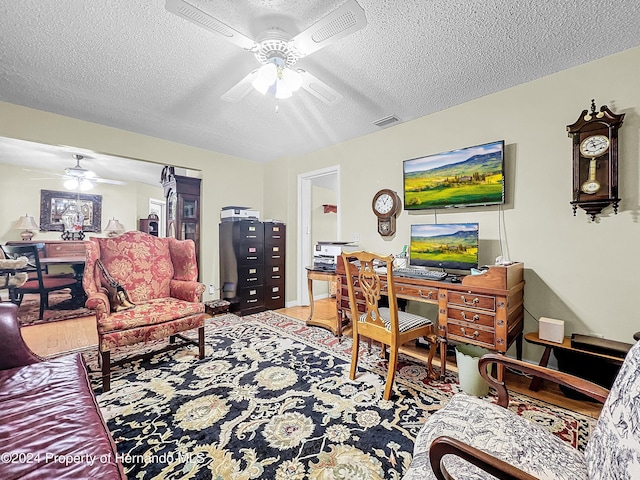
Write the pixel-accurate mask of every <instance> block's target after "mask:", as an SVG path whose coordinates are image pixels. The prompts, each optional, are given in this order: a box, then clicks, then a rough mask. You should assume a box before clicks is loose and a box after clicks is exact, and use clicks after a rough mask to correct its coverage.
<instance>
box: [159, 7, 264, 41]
mask: <svg viewBox="0 0 640 480" xmlns="http://www.w3.org/2000/svg"><path fill="white" fill-rule="evenodd" d="M165 8H166V9H167V10H168V11H169V12H171V13H173V14H175V15H178V16H179V17H182V18H184V19H185V20H189V21H190V22H192V23H195V24H196V25H199V26H200V27H202V28H206V29H207V30H209V31H210V32H214V33H217V34H220V35H222V36H223V37H224V38H225V39H227V40H228V41H230V42H231V43H235V44H236V45H238V46H239V47H242V48H244V49H246V50H252V49H253V48H254V47H256V42H255V41H254V40H251V39H250V38H249V37H247V36H246V35H243V34H242V33H240V32H238V31H237V30H234V29H233V28H231V27H230V26H228V25H226V24H224V23H222V22H221V21H220V20H218V19H217V18H214V17H212V16H211V15H209V14H208V13H205V12H203V11H202V10H200V9H199V8H196V7H194V6H193V5H191V4H189V3H187V2H185V1H184V0H167V3H166V4H165Z"/></svg>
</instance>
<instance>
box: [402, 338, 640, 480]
mask: <svg viewBox="0 0 640 480" xmlns="http://www.w3.org/2000/svg"><path fill="white" fill-rule="evenodd" d="M492 363H498V364H502V365H503V366H505V367H507V368H510V369H514V370H518V371H522V372H524V373H527V374H530V375H534V376H537V377H540V378H543V379H545V380H550V381H554V382H557V383H559V384H560V385H564V386H567V387H570V388H572V389H574V390H576V391H578V392H580V393H583V394H585V395H588V396H589V397H591V398H593V399H594V400H596V401H599V402H603V403H604V405H603V408H602V411H601V413H600V416H599V418H598V420H597V422H596V426H595V429H594V430H593V433H592V434H591V437H590V438H589V440H588V442H587V446H586V448H585V450H584V452H582V451H579V450H578V449H576V448H573V447H572V446H570V445H569V444H568V443H565V442H564V441H562V440H560V439H559V438H558V437H557V436H555V435H553V434H552V433H551V432H549V431H548V430H545V429H544V428H543V427H542V426H540V425H537V424H534V423H532V422H530V421H529V420H527V419H525V418H523V417H521V416H519V415H516V414H515V413H514V412H512V411H511V410H509V409H507V408H505V407H507V405H508V403H509V395H508V392H507V389H506V386H505V384H504V383H503V382H500V381H498V380H497V379H495V378H494V377H492V376H491V375H489V373H488V369H487V367H488V366H490V365H491V364H492ZM479 368H480V373H481V374H482V376H483V377H484V378H485V380H487V381H488V382H489V383H490V384H491V386H493V387H494V388H495V389H496V391H497V392H498V404H497V405H496V404H494V403H491V402H489V401H487V400H483V399H480V398H476V397H472V396H469V395H466V394H463V393H460V394H456V395H454V396H453V398H452V399H451V401H450V402H449V403H448V404H447V405H446V406H445V407H444V408H442V409H440V410H438V411H437V412H435V413H434V414H433V415H431V416H430V417H429V418H428V419H427V421H426V423H425V424H424V426H423V427H422V429H421V430H420V432H419V433H418V436H417V438H416V441H415V444H414V451H413V460H412V461H411V466H410V468H409V470H408V472H407V473H406V474H405V476H404V480H417V479H420V480H429V479H436V478H437V479H439V480H444V479H445V478H446V479H465V480H469V479H473V480H488V479H494V478H495V477H498V478H501V479H518V480H533V479H539V478H540V479H541V478H544V479H546V480H582V479H585V480H587V479H588V480H620V479H636V478H640V435H639V434H638V432H639V431H640V343H636V344H635V345H634V346H633V347H632V348H631V350H630V351H629V353H628V354H627V357H626V358H625V360H624V363H623V364H622V367H621V368H620V371H619V373H618V376H617V377H616V379H615V381H614V383H613V385H612V387H611V391H609V390H607V389H606V388H604V387H601V386H600V385H596V384H594V383H591V382H588V381H587V380H584V379H580V378H577V377H575V376H573V375H570V374H568V373H563V372H558V371H557V370H551V369H549V368H546V367H540V366H538V365H533V364H529V363H525V362H522V361H519V360H516V359H512V358H509V357H505V356H504V355H498V354H488V355H485V356H483V357H482V358H481V359H480V361H479ZM491 475H493V476H491Z"/></svg>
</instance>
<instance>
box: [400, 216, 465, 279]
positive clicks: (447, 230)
mask: <svg viewBox="0 0 640 480" xmlns="http://www.w3.org/2000/svg"><path fill="white" fill-rule="evenodd" d="M409 259H410V262H411V265H413V266H422V267H439V268H444V269H451V270H470V269H472V268H476V267H477V266H478V224H477V223H441V224H436V225H411V243H410V246H409Z"/></svg>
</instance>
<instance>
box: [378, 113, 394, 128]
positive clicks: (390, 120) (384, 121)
mask: <svg viewBox="0 0 640 480" xmlns="http://www.w3.org/2000/svg"><path fill="white" fill-rule="evenodd" d="M399 121H400V119H399V118H398V117H396V116H395V115H388V116H386V117H383V118H380V119H379V120H376V121H375V122H373V124H374V125H376V126H378V127H380V128H384V127H388V126H389V125H392V124H394V123H398V122H399Z"/></svg>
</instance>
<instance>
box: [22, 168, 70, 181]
mask: <svg viewBox="0 0 640 480" xmlns="http://www.w3.org/2000/svg"><path fill="white" fill-rule="evenodd" d="M22 170H23V171H25V172H31V173H43V174H45V175H55V176H56V177H61V178H66V175H62V174H60V173H54V172H45V171H43V170H30V169H28V168H23V169H22ZM51 180H54V179H51Z"/></svg>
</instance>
